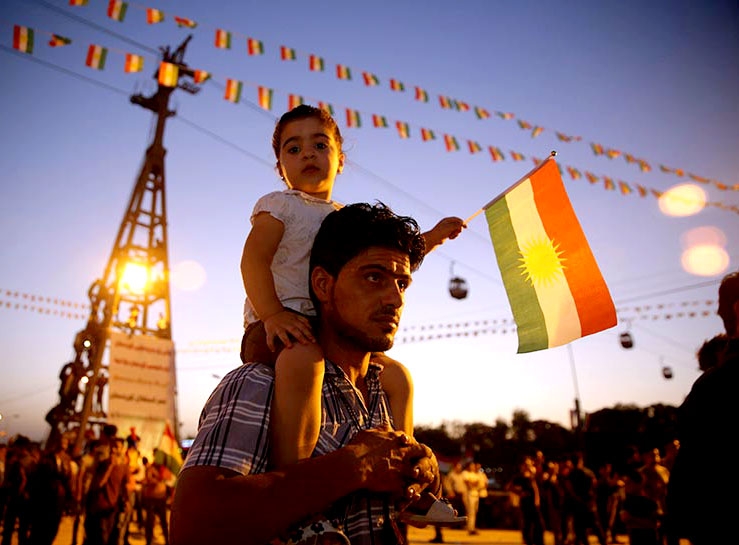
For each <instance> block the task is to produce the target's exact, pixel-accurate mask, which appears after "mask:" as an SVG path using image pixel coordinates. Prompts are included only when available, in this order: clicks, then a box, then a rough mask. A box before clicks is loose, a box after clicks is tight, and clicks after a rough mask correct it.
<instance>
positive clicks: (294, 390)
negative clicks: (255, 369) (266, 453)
mask: <svg viewBox="0 0 739 545" xmlns="http://www.w3.org/2000/svg"><path fill="white" fill-rule="evenodd" d="M323 374H324V360H323V352H322V351H321V348H320V346H319V345H318V344H295V345H293V346H292V347H291V348H285V349H283V350H282V351H281V352H280V354H279V356H277V362H276V364H275V395H274V399H273V401H272V416H271V423H270V430H271V433H272V463H273V464H274V466H275V467H278V468H279V467H282V466H284V465H285V464H290V463H294V462H297V461H298V460H302V459H303V458H308V457H310V455H311V453H312V452H313V449H314V448H315V446H316V441H318V433H319V431H320V427H321V388H322V386H323Z"/></svg>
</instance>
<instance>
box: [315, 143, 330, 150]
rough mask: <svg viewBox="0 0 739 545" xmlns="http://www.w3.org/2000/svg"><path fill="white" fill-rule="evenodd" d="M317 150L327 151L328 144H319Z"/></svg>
mask: <svg viewBox="0 0 739 545" xmlns="http://www.w3.org/2000/svg"><path fill="white" fill-rule="evenodd" d="M316 148H318V149H326V148H328V144H326V142H318V143H317V144H316Z"/></svg>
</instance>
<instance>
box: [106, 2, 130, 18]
mask: <svg viewBox="0 0 739 545" xmlns="http://www.w3.org/2000/svg"><path fill="white" fill-rule="evenodd" d="M127 10H128V4H127V3H126V2H122V1H121V0H109V1H108V17H110V18H111V19H113V20H114V21H118V22H120V23H122V22H123V19H125V18H126V11H127Z"/></svg>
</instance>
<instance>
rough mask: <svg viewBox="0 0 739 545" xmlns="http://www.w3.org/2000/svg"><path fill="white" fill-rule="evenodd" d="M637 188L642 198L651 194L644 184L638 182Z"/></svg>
mask: <svg viewBox="0 0 739 545" xmlns="http://www.w3.org/2000/svg"><path fill="white" fill-rule="evenodd" d="M636 190H637V191H638V192H639V196H640V197H642V198H643V197H646V196H647V195H648V194H649V191H648V190H647V188H646V187H644V186H643V185H639V184H636Z"/></svg>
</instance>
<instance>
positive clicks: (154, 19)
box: [146, 8, 164, 25]
mask: <svg viewBox="0 0 739 545" xmlns="http://www.w3.org/2000/svg"><path fill="white" fill-rule="evenodd" d="M162 21H164V12H163V11H161V10H158V9H155V8H146V23H147V24H149V25H155V24H157V23H161V22H162Z"/></svg>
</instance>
